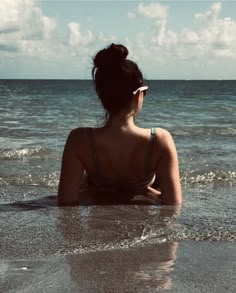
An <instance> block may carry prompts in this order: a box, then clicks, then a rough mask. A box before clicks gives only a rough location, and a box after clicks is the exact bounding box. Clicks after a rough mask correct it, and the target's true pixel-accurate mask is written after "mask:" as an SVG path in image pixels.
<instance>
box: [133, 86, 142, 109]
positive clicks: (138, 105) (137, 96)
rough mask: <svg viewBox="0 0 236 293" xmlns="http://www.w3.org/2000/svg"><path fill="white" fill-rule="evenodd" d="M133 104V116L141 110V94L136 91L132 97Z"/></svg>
mask: <svg viewBox="0 0 236 293" xmlns="http://www.w3.org/2000/svg"><path fill="white" fill-rule="evenodd" d="M134 104H135V114H137V113H138V112H139V111H140V110H141V109H142V105H143V93H142V92H140V91H138V92H137V93H136V94H135V95H134Z"/></svg>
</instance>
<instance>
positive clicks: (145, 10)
mask: <svg viewBox="0 0 236 293" xmlns="http://www.w3.org/2000/svg"><path fill="white" fill-rule="evenodd" d="M168 10H169V7H168V6H165V5H161V4H159V3H150V4H146V5H145V4H143V3H141V4H139V5H138V7H137V10H136V11H135V12H129V13H128V17H129V18H135V17H136V16H137V15H140V16H144V17H146V18H155V19H166V18H167V16H168Z"/></svg>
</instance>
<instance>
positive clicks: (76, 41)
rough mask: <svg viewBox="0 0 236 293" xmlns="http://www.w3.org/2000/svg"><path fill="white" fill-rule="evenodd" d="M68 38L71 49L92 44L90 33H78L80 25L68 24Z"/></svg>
mask: <svg viewBox="0 0 236 293" xmlns="http://www.w3.org/2000/svg"><path fill="white" fill-rule="evenodd" d="M68 29H69V36H68V44H69V45H70V46H72V47H75V46H77V47H79V46H81V45H82V46H88V45H90V44H92V43H93V41H94V36H93V33H92V32H91V31H89V30H88V31H87V32H86V33H84V34H82V32H81V31H80V24H79V23H76V22H70V23H68Z"/></svg>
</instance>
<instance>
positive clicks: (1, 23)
mask: <svg viewBox="0 0 236 293" xmlns="http://www.w3.org/2000/svg"><path fill="white" fill-rule="evenodd" d="M0 8H1V9H0V50H1V51H3V50H2V48H4V47H5V48H7V47H9V48H14V49H15V52H19V53H20V54H28V55H32V54H33V51H37V52H39V51H43V52H44V53H46V51H47V49H49V48H47V47H48V42H52V40H53V39H54V37H55V35H54V34H55V32H56V22H55V20H54V19H53V18H49V17H46V16H44V15H43V13H42V11H41V9H40V8H39V7H38V2H37V1H35V0H11V1H8V0H1V3H0ZM42 47H43V48H42ZM4 51H5V52H6V53H9V52H11V51H12V50H8V51H7V50H4Z"/></svg>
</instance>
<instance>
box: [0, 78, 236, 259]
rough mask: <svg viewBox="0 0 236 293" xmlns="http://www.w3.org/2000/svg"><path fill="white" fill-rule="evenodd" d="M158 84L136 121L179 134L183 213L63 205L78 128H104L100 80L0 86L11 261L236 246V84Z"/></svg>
mask: <svg viewBox="0 0 236 293" xmlns="http://www.w3.org/2000/svg"><path fill="white" fill-rule="evenodd" d="M148 85H149V90H148V94H147V96H146V97H145V101H144V105H143V110H142V112H141V113H140V114H139V115H138V117H137V120H136V122H137V124H138V125H140V126H142V127H162V128H166V129H168V130H169V131H170V132H171V133H172V135H173V137H174V140H175V143H176V146H177V151H178V156H179V162H180V175H181V184H182V191H183V205H182V208H181V209H178V208H176V207H170V206H144V205H97V206H79V207H64V208H58V207H57V205H56V194H57V186H58V180H59V174H60V163H61V156H62V151H63V146H64V143H65V140H66V137H67V135H68V133H69V131H70V130H71V129H72V128H76V127H80V126H96V125H101V124H102V123H103V117H104V113H103V110H102V108H101V106H100V104H99V102H98V99H97V97H96V94H95V92H94V89H93V85H92V81H80V80H77V81H76V80H65V81H64V80H1V81H0V234H1V235H0V251H1V252H0V256H1V258H8V259H11V258H12V259H14V258H34V257H42V256H43V257H45V256H58V255H60V256H61V255H73V254H83V253H89V252H97V251H112V250H115V249H123V248H124V249H131V248H137V247H146V246H147V245H155V244H161V243H170V246H172V244H173V243H178V242H181V241H186V240H193V241H205V240H208V241H235V238H236V233H235V231H236V223H235V186H236V147H235V142H236V140H235V137H236V81H149V82H148ZM171 243H172V244H171ZM174 246H175V245H174ZM175 249H176V248H175Z"/></svg>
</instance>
